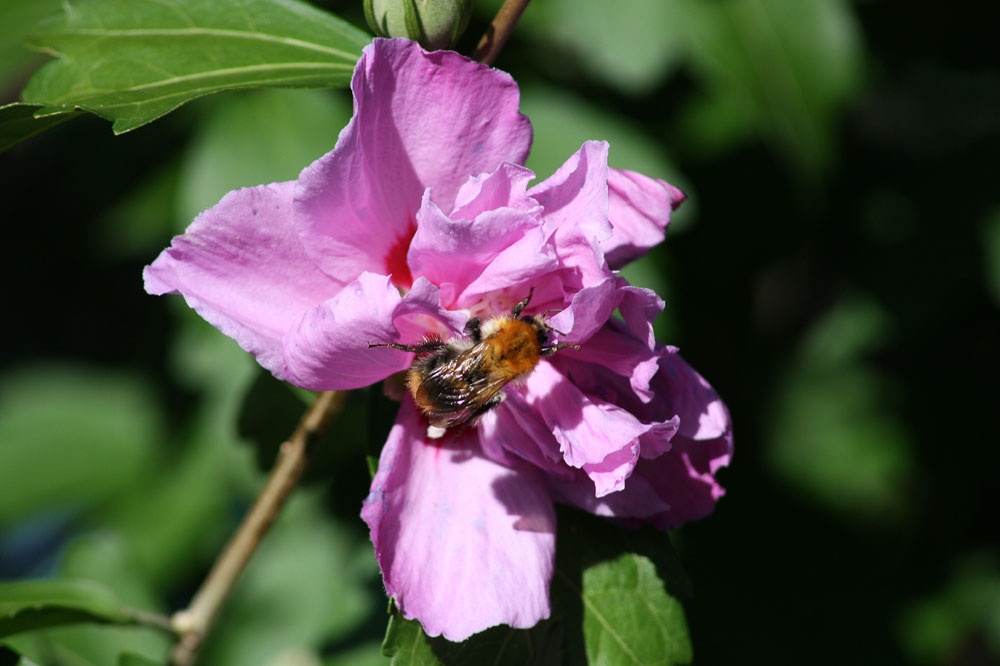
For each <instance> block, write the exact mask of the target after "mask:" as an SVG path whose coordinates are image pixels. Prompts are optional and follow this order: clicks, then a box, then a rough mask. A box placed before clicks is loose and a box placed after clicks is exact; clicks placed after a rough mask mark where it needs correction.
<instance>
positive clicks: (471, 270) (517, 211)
mask: <svg viewBox="0 0 1000 666" xmlns="http://www.w3.org/2000/svg"><path fill="white" fill-rule="evenodd" d="M530 175H531V172H530V171H528V170H527V169H524V168H522V167H517V166H514V165H511V164H504V165H501V167H500V168H499V169H497V170H496V171H495V172H493V173H492V174H489V175H488V176H484V177H482V178H479V179H476V181H477V182H476V183H475V184H476V186H477V187H476V189H477V190H478V193H477V194H475V195H473V193H472V192H469V191H465V190H463V195H465V196H469V195H473V196H474V198H473V199H471V200H469V201H468V202H467V203H466V204H465V205H463V206H462V207H460V208H459V209H457V211H456V213H455V214H453V215H452V218H454V219H450V218H449V217H448V216H446V215H445V214H444V212H443V211H442V210H441V209H440V208H439V207H438V206H437V205H436V204H435V203H434V202H433V201H431V200H430V199H429V192H430V191H429V190H428V192H425V193H424V200H423V204H422V206H421V208H420V211H419V212H418V213H417V222H418V225H417V232H416V234H415V235H414V237H413V242H412V243H411V244H410V251H409V254H408V262H409V265H410V269H411V271H412V274H413V275H414V276H424V277H426V278H427V279H429V280H430V281H431V282H433V283H434V284H436V285H438V286H439V287H440V288H441V301H442V302H443V303H444V304H446V305H448V306H449V307H454V308H464V307H470V306H473V305H476V304H477V303H478V302H479V301H480V300H482V299H481V298H480V296H481V295H482V294H483V293H485V292H492V291H498V290H502V289H505V288H508V287H511V286H514V285H520V284H523V283H525V282H529V281H531V280H533V279H534V278H537V277H539V276H541V275H544V274H546V273H549V272H551V271H553V270H554V269H555V268H556V258H555V253H554V251H553V250H552V248H551V247H549V246H548V244H547V243H546V242H545V241H546V236H545V233H544V232H543V230H542V228H541V223H540V221H539V219H538V216H539V213H540V212H541V207H540V206H538V205H537V204H536V203H534V202H533V201H532V200H531V199H528V198H527V197H525V196H524V189H525V186H526V183H527V180H528V178H530ZM470 189H472V188H470ZM505 195H506V196H505ZM484 200H485V201H484ZM484 205H485V206H486V209H485V210H483V211H481V212H477V211H478V210H479V209H480V208H482V207H484ZM489 206H493V207H492V208H490V207H489ZM465 213H469V214H474V215H475V217H474V219H469V218H461V217H457V216H458V215H462V214H465Z"/></svg>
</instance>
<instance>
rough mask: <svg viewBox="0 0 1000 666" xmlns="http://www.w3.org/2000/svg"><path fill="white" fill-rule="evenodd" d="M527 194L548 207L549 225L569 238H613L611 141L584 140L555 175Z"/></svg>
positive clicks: (547, 223) (604, 239)
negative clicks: (610, 209) (610, 219)
mask: <svg viewBox="0 0 1000 666" xmlns="http://www.w3.org/2000/svg"><path fill="white" fill-rule="evenodd" d="M528 196H529V197H531V198H532V199H534V200H535V201H537V202H538V203H540V204H541V205H542V207H543V208H544V209H545V213H544V219H545V223H546V226H548V227H549V228H550V229H552V230H553V231H559V232H561V234H559V235H564V236H565V237H566V240H567V241H576V240H577V239H585V240H589V241H594V242H604V241H606V240H608V239H610V238H611V235H612V230H611V225H610V224H609V223H608V142H607V141H587V142H585V143H584V144H583V146H581V147H580V149H579V150H578V151H576V152H575V153H574V154H573V155H572V156H570V158H569V159H568V160H566V162H565V163H564V164H563V165H562V166H561V167H559V169H558V170H556V172H555V173H554V174H552V175H551V176H549V177H548V178H546V179H545V180H544V181H542V182H541V183H538V184H537V185H535V186H534V187H532V188H531V189H530V190H528ZM557 240H558V235H557Z"/></svg>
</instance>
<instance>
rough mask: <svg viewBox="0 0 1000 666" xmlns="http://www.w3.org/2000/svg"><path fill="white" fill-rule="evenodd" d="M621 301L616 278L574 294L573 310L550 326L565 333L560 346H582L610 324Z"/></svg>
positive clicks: (556, 319)
mask: <svg viewBox="0 0 1000 666" xmlns="http://www.w3.org/2000/svg"><path fill="white" fill-rule="evenodd" d="M618 299H619V297H618V294H617V293H616V288H615V278H614V277H610V276H609V277H607V278H605V279H604V280H602V281H600V282H598V283H597V284H595V285H593V286H590V287H584V288H583V289H580V290H579V291H577V292H576V293H574V294H573V297H572V299H571V300H570V303H569V306H568V307H566V308H565V309H563V310H562V312H560V313H559V314H557V315H555V316H554V317H552V319H551V320H550V322H549V323H550V324H551V325H552V327H553V328H555V329H556V330H557V331H562V332H563V333H565V335H561V336H559V340H560V342H571V343H574V344H578V345H582V344H583V343H585V342H586V341H587V340H589V339H590V337H591V336H592V335H593V334H594V333H596V332H597V331H599V330H600V329H601V327H602V326H604V324H605V322H607V321H608V319H609V318H610V317H611V314H612V313H613V312H614V311H615V306H616V305H617V304H618Z"/></svg>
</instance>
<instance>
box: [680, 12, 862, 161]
mask: <svg viewBox="0 0 1000 666" xmlns="http://www.w3.org/2000/svg"><path fill="white" fill-rule="evenodd" d="M681 4H682V6H683V8H684V22H685V34H686V35H687V38H688V58H689V62H690V64H691V67H692V70H693V71H694V73H695V75H696V76H698V77H699V78H700V79H701V80H702V85H703V88H704V89H705V90H706V91H707V96H706V97H702V98H699V99H697V100H695V101H693V102H692V103H691V106H690V107H689V108H688V109H687V112H686V114H685V116H684V118H683V119H682V121H681V126H680V128H679V130H678V132H677V135H678V137H680V138H681V139H684V140H687V141H689V142H690V148H691V150H692V151H694V150H698V151H699V153H700V154H702V155H706V154H707V152H706V150H705V149H706V148H709V149H722V148H726V147H729V145H731V144H732V143H733V142H734V141H735V140H737V139H740V138H749V137H752V136H753V135H754V133H759V134H760V135H761V136H763V137H764V138H765V140H766V141H768V142H769V143H770V144H771V147H772V148H773V149H774V150H776V151H777V152H779V153H781V154H783V155H785V156H787V157H788V158H789V159H790V161H792V162H793V163H795V164H796V165H798V166H799V167H803V168H804V170H803V173H804V174H808V173H816V172H818V171H819V170H821V169H822V168H823V167H824V166H825V165H826V164H828V163H829V162H830V160H831V158H832V157H833V149H834V146H835V141H834V134H833V132H834V120H835V116H836V113H837V112H838V111H839V110H840V108H841V107H842V105H843V103H844V102H845V101H846V100H847V99H848V98H849V97H850V95H851V94H852V93H853V92H854V91H855V90H856V89H857V87H858V85H859V84H860V82H861V76H860V74H861V55H862V49H861V44H860V39H859V37H858V28H857V26H856V25H855V23H854V21H853V17H852V12H851V8H850V4H849V3H848V2H846V1H845V0H811V1H810V2H801V1H800V0H747V1H745V2H704V1H703V0H682V2H681Z"/></svg>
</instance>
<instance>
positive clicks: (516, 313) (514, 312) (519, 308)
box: [510, 287, 535, 319]
mask: <svg viewBox="0 0 1000 666" xmlns="http://www.w3.org/2000/svg"><path fill="white" fill-rule="evenodd" d="M534 293H535V288H534V287H532V288H531V289H530V290H529V291H528V296H527V298H525V299H524V300H523V301H521V302H520V303H518V304H517V305H515V306H514V307H513V308H512V309H511V311H510V314H511V316H513V317H514V319H517V318H518V317H520V316H521V313H522V312H524V308H526V307H528V303H529V302H530V301H531V295H532V294H534Z"/></svg>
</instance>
